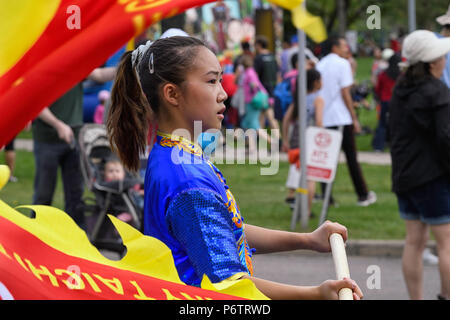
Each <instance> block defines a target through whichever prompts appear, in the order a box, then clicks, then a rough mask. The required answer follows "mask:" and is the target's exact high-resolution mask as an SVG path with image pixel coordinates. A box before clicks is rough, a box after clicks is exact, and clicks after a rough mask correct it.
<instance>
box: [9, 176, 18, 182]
mask: <svg viewBox="0 0 450 320" xmlns="http://www.w3.org/2000/svg"><path fill="white" fill-rule="evenodd" d="M9 181H10V182H17V181H19V179H17V177H14V176H10V177H9Z"/></svg>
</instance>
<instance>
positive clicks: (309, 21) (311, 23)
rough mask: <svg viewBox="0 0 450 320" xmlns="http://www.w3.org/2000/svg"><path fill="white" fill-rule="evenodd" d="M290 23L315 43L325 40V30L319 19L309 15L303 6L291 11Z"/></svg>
mask: <svg viewBox="0 0 450 320" xmlns="http://www.w3.org/2000/svg"><path fill="white" fill-rule="evenodd" d="M292 23H293V24H294V26H295V27H296V28H297V29H301V30H303V31H304V32H305V33H306V34H307V35H308V36H309V37H310V38H311V40H313V41H314V42H316V43H321V42H323V41H325V40H326V39H327V30H326V28H325V25H324V24H323V21H322V19H321V18H320V17H317V16H314V15H312V14H311V13H309V12H308V11H307V10H306V8H304V7H303V6H298V7H296V8H295V9H293V10H292Z"/></svg>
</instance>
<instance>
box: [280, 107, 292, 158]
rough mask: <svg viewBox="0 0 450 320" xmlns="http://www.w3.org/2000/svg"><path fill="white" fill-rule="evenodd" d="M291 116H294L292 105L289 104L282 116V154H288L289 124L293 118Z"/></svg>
mask: <svg viewBox="0 0 450 320" xmlns="http://www.w3.org/2000/svg"><path fill="white" fill-rule="evenodd" d="M293 114H294V104H293V103H291V104H290V105H289V107H288V109H287V110H286V113H285V114H284V116H283V122H282V125H281V127H282V128H281V134H282V139H283V146H282V150H283V151H284V152H288V151H289V134H288V132H289V125H290V124H291V121H292V118H293Z"/></svg>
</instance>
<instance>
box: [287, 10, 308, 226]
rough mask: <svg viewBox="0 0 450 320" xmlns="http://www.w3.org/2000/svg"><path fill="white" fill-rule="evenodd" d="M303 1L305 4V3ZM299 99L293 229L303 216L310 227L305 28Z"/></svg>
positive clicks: (301, 40)
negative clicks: (298, 179)
mask: <svg viewBox="0 0 450 320" xmlns="http://www.w3.org/2000/svg"><path fill="white" fill-rule="evenodd" d="M305 2H306V1H304V2H303V5H305ZM297 32H298V41H299V51H298V79H297V84H298V89H299V90H298V97H297V98H298V101H299V105H298V108H299V112H298V114H299V119H298V121H299V141H300V170H301V177H300V184H299V185H300V187H299V188H298V190H297V192H296V197H295V209H294V213H293V215H292V221H291V229H292V231H293V230H295V227H296V225H297V221H298V217H299V216H301V222H302V228H307V227H308V219H309V208H308V186H307V176H306V171H307V166H306V125H307V123H306V63H305V58H306V57H305V49H306V35H305V33H304V32H303V30H298V31H297Z"/></svg>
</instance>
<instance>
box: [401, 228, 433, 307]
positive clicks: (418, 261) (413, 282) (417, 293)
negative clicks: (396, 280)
mask: <svg viewBox="0 0 450 320" xmlns="http://www.w3.org/2000/svg"><path fill="white" fill-rule="evenodd" d="M427 240H428V226H427V225H426V224H425V223H423V222H422V221H420V220H406V239H405V246H404V249H403V256H402V270H403V277H404V279H405V282H406V287H407V289H408V293H409V297H410V299H412V300H421V299H423V286H422V285H423V261H422V253H423V250H424V249H425V246H426V243H427Z"/></svg>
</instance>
